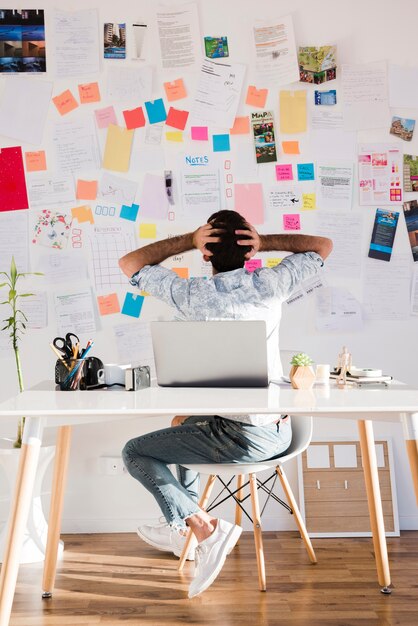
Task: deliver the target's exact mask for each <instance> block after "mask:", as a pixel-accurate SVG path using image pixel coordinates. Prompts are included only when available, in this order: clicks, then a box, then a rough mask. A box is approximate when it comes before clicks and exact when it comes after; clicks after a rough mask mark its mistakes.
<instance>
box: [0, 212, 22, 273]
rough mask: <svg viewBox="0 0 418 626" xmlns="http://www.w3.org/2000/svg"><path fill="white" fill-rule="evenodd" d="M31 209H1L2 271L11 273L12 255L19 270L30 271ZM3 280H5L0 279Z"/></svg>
mask: <svg viewBox="0 0 418 626" xmlns="http://www.w3.org/2000/svg"><path fill="white" fill-rule="evenodd" d="M28 213H29V211H0V268H1V269H0V271H2V272H7V273H9V271H10V264H11V262H12V256H14V259H15V263H16V267H17V270H18V272H28V271H29V247H28V236H29V234H28V229H29V225H28ZM0 282H3V281H0Z"/></svg>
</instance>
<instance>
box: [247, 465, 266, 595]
mask: <svg viewBox="0 0 418 626" xmlns="http://www.w3.org/2000/svg"><path fill="white" fill-rule="evenodd" d="M249 479H250V491H251V505H252V511H253V525H254V542H255V550H256V555H257V568H258V582H259V586H260V591H266V568H265V564H264V550H263V536H262V532H261V515H260V505H259V503H258V490H257V475H256V474H250V475H249Z"/></svg>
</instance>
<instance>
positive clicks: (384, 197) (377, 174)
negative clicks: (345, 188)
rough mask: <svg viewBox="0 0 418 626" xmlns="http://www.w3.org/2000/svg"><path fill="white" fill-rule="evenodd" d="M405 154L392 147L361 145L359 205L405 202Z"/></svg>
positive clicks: (359, 158) (359, 156) (359, 155)
mask: <svg viewBox="0 0 418 626" xmlns="http://www.w3.org/2000/svg"><path fill="white" fill-rule="evenodd" d="M402 167H403V160H402V152H401V151H400V149H399V148H397V147H396V146H395V145H392V144H361V145H359V154H358V181H359V203H360V205H362V206H364V205H368V204H375V205H376V204H400V203H401V202H402V197H403V193H402V182H403V174H402Z"/></svg>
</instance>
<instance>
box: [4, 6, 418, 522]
mask: <svg viewBox="0 0 418 626" xmlns="http://www.w3.org/2000/svg"><path fill="white" fill-rule="evenodd" d="M40 4H41V3H37V2H26V3H24V6H25V7H26V8H39V6H40ZM167 4H172V5H174V4H177V3H175V2H170V3H167ZM97 5H99V6H100V22H99V25H100V32H101V31H102V24H103V22H106V21H114V22H126V23H127V25H128V46H129V45H130V44H131V42H130V41H129V35H130V31H129V25H130V24H131V23H132V22H133V21H136V20H138V19H145V20H146V21H147V22H148V23H149V24H150V25H151V28H150V31H151V32H150V33H149V36H148V41H147V46H148V48H147V61H148V62H149V63H150V64H151V65H152V66H153V67H154V70H155V71H154V80H153V85H154V94H153V97H160V96H163V95H164V92H163V88H162V83H163V81H164V80H169V79H175V78H178V77H179V76H182V75H183V76H184V78H185V81H186V85H187V88H188V92H189V94H190V93H192V90H193V85H194V81H195V75H194V74H193V73H190V72H184V73H182V72H181V71H175V75H172V74H171V75H170V74H167V73H163V72H162V71H160V69H159V67H158V63H159V61H158V60H159V48H158V41H157V38H156V35H155V27H154V25H153V24H154V22H153V11H154V7H155V6H156V3H151V2H145V0H140V1H138V2H133V1H128V0H122V1H121V2H119V3H118V4H116V5H115V3H114V2H110V1H109V0H104V1H103V0H102V1H101V2H100V3H95V2H92V1H91V0H84V1H83V2H81V0H78V1H76V0H75V1H74V2H72V3H71V4H69V5H67V6H66V8H67V9H71V10H72V9H78V8H88V7H96V6H97ZM198 5H199V13H200V25H201V35H202V37H203V36H204V35H224V34H225V35H227V36H228V39H229V45H230V51H231V57H230V60H231V61H233V62H243V63H245V64H247V65H248V72H247V76H246V79H245V82H244V91H245V90H246V86H247V85H248V84H254V83H255V84H256V85H257V86H258V87H259V88H262V87H269V85H264V84H262V83H261V82H259V81H258V80H257V78H256V76H255V70H254V63H253V49H252V40H251V25H252V21H253V19H254V18H255V17H258V18H260V19H264V18H266V19H268V18H269V17H270V16H282V15H286V14H288V13H291V14H292V15H293V19H294V25H295V34H296V40H297V44H299V45H325V44H329V43H336V44H337V45H338V63H339V65H341V64H342V63H365V62H371V61H377V60H382V59H386V60H388V61H390V62H392V63H395V64H400V65H410V64H412V63H413V56H412V55H413V53H414V45H413V42H414V41H415V35H416V33H415V29H416V21H417V18H418V5H417V4H416V3H415V2H412V1H411V0H399V2H398V3H397V5H396V12H395V13H396V16H395V14H394V11H393V3H390V2H388V0H369V1H368V2H364V1H360V0H352V1H351V2H350V3H348V2H346V3H342V2H338V3H335V2H331V0H317V1H316V2H309V1H308V0H292V2H290V1H289V0H282V2H280V3H277V2H275V1H274V0H270V1H267V0H260V1H259V2H257V3H254V2H253V1H252V0H229V2H225V1H223V2H222V1H220V0H210V2H209V1H206V2H205V1H204V0H200V1H199V2H198ZM42 6H43V8H44V9H45V10H46V19H47V54H48V57H47V60H48V67H52V66H53V62H52V61H53V60H52V58H51V56H52V45H51V44H52V38H53V30H52V9H53V8H54V7H58V8H62V5H61V6H60V5H59V4H58V3H54V2H51V1H50V0H45V1H44V3H42ZM399 15H401V16H402V19H401V20H400V19H398V16H399ZM129 58H130V54H128V60H126V61H106V63H104V62H102V71H101V73H100V75H99V76H80V77H77V79H76V80H73V81H71V80H59V79H57V80H54V94H53V95H56V94H59V93H60V92H62V91H63V90H64V89H66V88H71V89H72V91H73V93H74V94H77V85H78V84H79V83H82V82H89V81H92V80H99V83H100V87H101V93H102V103H100V104H99V105H97V106H96V105H88V106H86V107H85V108H84V109H83V110H82V111H81V110H80V109H79V110H78V111H76V112H75V113H74V114H75V115H92V114H93V113H92V111H93V110H94V109H95V108H99V107H101V106H106V105H107V104H111V102H109V101H107V100H106V90H105V85H106V68H107V67H108V64H109V65H110V64H112V65H118V63H121V64H123V65H126V66H128V65H133V64H134V62H132V61H130V60H129ZM47 78H48V79H50V80H53V79H54V77H53V75H52V74H51V73H48V75H47ZM41 80H42V77H41ZM3 85H4V80H3V77H0V88H1V87H3ZM328 86H329V88H336V89H337V93H338V95H339V96H341V90H340V80H339V79H337V81H333V82H332V83H328V84H326V85H324V86H323V87H321V89H322V88H325V87H328ZM292 87H296V88H305V87H304V85H302V84H298V83H296V84H294V85H292ZM306 88H307V89H308V93H309V96H312V93H311V92H312V91H313V86H310V85H308V86H306ZM277 92H278V89H276V88H274V89H270V93H269V99H268V102H267V106H266V108H267V109H273V110H274V111H275V112H276V116H277V101H278V93H277ZM311 99H312V98H310V100H311ZM138 104H141V103H132V108H133V106H134V105H135V106H137V105H138ZM178 104H179V105H181V108H185V109H187V108H188V105H189V104H190V99H188V100H182V101H179V103H178ZM311 105H312V102H311V103H310V106H311ZM340 106H341V98H339V104H338V105H337V107H338V108H340ZM115 108H116V111H117V113H118V117H119V123H120V124H121V125H122V124H123V118H122V116H121V110H122V108H129V107H120V106H118V105H115ZM250 111H251V109H250V108H249V107H246V106H245V105H244V98H242V104H241V106H240V109H239V111H238V114H241V115H244V114H247V115H248V114H249V112H250ZM391 112H392V113H394V114H402V115H404V116H408V117H412V118H415V117H416V113H417V112H416V111H415V110H393V111H391ZM58 117H59V116H58V114H57V113H56V111H55V110H54V107H53V106H52V105H51V107H50V112H49V118H48V126H47V132H46V135H45V141H44V143H43V145H42V146H38V147H36V146H30V145H29V144H28V145H22V148H23V150H31V149H39V148H44V149H46V151H47V157H48V164H49V167H50V169H51V170H52V169H53V150H52V145H51V140H50V137H51V128H52V124H53V123H55V122H56V121H57V120H58ZM417 137H418V131H416V134H415V137H414V139H413V141H412V142H411V143H410V144H408V152H410V153H412V154H418V139H417ZM357 139H358V141H367V140H376V141H383V142H384V141H388V140H389V134H388V129H382V130H379V131H362V132H360V133H358V138H357ZM101 140H103V138H101ZM250 141H251V139H250V137H246V138H232V144H233V147H234V150H235V151H239V150H240V149H241V147H242V146H244V145H246V144H247V143H248V142H250ZM303 141H304V144H303V145H304V146H305V148H306V152H304V153H303V154H302V155H301V157H300V159H299V160H300V161H301V162H303V161H305V160H306V161H308V160H309V159H310V158H311V159H313V160H315V154H312V153H310V152H309V132H308V134H307V135H306V137H304V139H303ZM243 142H244V143H243ZM12 145H16V142H15V141H14V140H10V139H8V138H5V137H3V138H0V146H2V147H3V146H12ZM186 147H188V148H189V149H191V148H190V146H186ZM142 148H143V146H141V145H140V144H139V147H138V149H139V150H141V149H142ZM178 150H179V149H178V148H177V147H171V146H167V147H165V157H166V158H165V161H166V166H167V167H172V168H173V170H174V173H176V169H175V167H176V157H177V152H178ZM305 157H306V159H305ZM232 158H233V157H232ZM279 160H280V161H281V162H287V161H288V158H286V157H283V158H282V157H280V159H279ZM132 162H134V161H132ZM262 167H263V166H259V168H262ZM131 170H132V171H130V172H129V177H134V178H136V179H137V180H138V181H139V182H140V183H141V181H142V176H143V172H141V171H140V170H138V168H131ZM265 176H266V170H264V171H263V172H256V178H255V179H254V180H258V179H260V180H263V181H264V180H265ZM243 180H245V179H243ZM271 180H272V181H273V178H271ZM319 210H320V209H319ZM352 210H353V211H358V214H360V213H361V214H362V215H363V217H364V221H363V241H362V259H365V258H366V256H367V249H368V248H367V245H368V243H369V241H370V234H371V227H372V221H373V216H374V213H375V209H374V208H372V207H363V208H361V209H360V208H359V207H358V200H357V193H356V190H355V192H354V200H353V209H352ZM311 213H312V214H311V215H305V214H304V215H303V218H302V219H303V230H304V232H307V233H310V232H315V220H316V216H315V211H313V212H311ZM147 221H149V220H147ZM197 225H198V223H195V222H193V221H188V222H184V223H176V224H175V225H174V228H173V227H172V226H170V227H169V226H168V224H166V223H158V236H159V237H164V236H167V234H169V233H171V232H182V231H185V230H190V228H194V227H196V226H197ZM280 228H281V220H280V223H279V219H278V218H277V217H276V216H272V215H267V220H266V224H264V225H263V226H261V227H260V228H259V230H260V231H261V232H272V231H276V232H278V231H280ZM30 252H31V270H32V271H36V270H37V269H38V268H37V263H38V251H36V252H35V250H34V249H33V246H32V247H31V251H30ZM408 252H409V245H408V240H407V236H406V229H405V228H404V224H403V223H400V225H399V228H398V233H397V236H396V245H395V252H394V254H399V253H408ZM187 259H189V261H188V262H190V263H191V264H192V267H194V266H196V265H197V266H198V259H197V257H196V256H195V257H194V260H192V257H191V256H190V255H188V256H187V257H186V260H187ZM183 264H184V261H183V262H182V263H181V265H183ZM171 265H175V262H173V263H171ZM0 269H3V268H0ZM411 269H412V263H411ZM42 281H43V279H38V280H37V282H36V283H35V287H36V288H39V289H43V288H44V287H43V282H42ZM328 281H329V283H330V284H332V285H336V286H345V287H347V288H349V289H350V290H351V291H352V292H353V293H354V294H355V295H356V296H357V297H358V298H361V280H360V277H353V278H352V279H351V280H348V281H347V280H343V279H339V278H338V277H335V276H332V277H328ZM46 289H47V290H48V294H49V323H48V327H47V328H45V329H42V330H31V331H30V332H28V334H27V335H26V337H25V338H24V340H23V341H22V346H21V351H22V361H23V370H24V377H25V384H26V386H27V387H29V386H30V385H33V384H35V383H37V382H38V381H40V380H43V379H47V378H51V377H52V376H53V366H54V357H53V355H52V353H51V352H50V351H49V348H48V345H47V344H48V343H49V342H50V341H51V339H52V338H53V337H54V336H55V335H56V323H55V317H54V310H53V306H52V302H53V300H52V295H53V289H52V288H49V287H47V288H46ZM125 291H126V290H121V295H123V293H124V292H125ZM156 316H160V317H168V316H169V311H168V310H167V308H166V307H163V306H161V305H159V304H157V303H155V302H153V301H151V299H149V298H148V299H146V301H145V303H144V307H143V310H142V315H141V320H145V321H147V320H150V319H153V318H155V317H156ZM314 316H315V307H314V301H313V299H310V300H305V301H304V302H303V304H302V305H295V306H293V307H289V308H288V309H287V310H285V311H284V317H283V322H282V347H284V348H288V349H302V350H304V351H306V352H308V353H310V354H311V355H312V356H313V358H314V359H315V360H316V361H317V362H330V363H331V364H335V363H336V359H337V355H338V353H339V351H340V349H341V346H342V345H343V344H345V345H347V346H348V347H349V349H350V351H351V352H352V354H353V358H354V361H355V363H356V364H357V365H362V366H375V367H381V368H382V369H383V370H384V371H385V372H388V373H390V374H392V375H393V376H395V377H397V378H399V379H401V380H404V381H405V382H407V383H408V384H411V385H416V384H417V378H416V367H415V361H416V359H415V350H414V339H415V338H416V336H417V318H413V317H410V318H409V319H407V320H405V321H402V322H396V321H393V322H383V321H380V322H373V323H370V322H369V323H366V324H365V326H364V329H363V330H362V331H359V332H355V333H354V332H353V333H344V334H341V333H323V332H321V333H320V332H318V331H316V329H315V318H314ZM130 322H132V320H131V319H130V318H125V317H124V316H122V315H116V316H109V318H107V319H106V318H102V319H101V320H98V324H99V326H98V332H97V334H96V336H95V341H96V344H95V351H94V354H96V355H97V356H99V357H101V358H102V360H104V361H105V362H118V358H119V356H118V352H117V346H116V342H115V338H114V334H113V330H112V328H113V326H115V325H116V324H122V323H130ZM132 323H135V322H132ZM86 339H87V337H83V340H86ZM0 368H1V377H0V386H1V387H0V398H1V399H5V398H7V397H8V396H10V395H12V394H13V393H15V392H16V391H17V382H16V375H15V370H14V361H13V356H12V354H11V353H10V352H9V353H6V354H5V353H1V354H0ZM166 424H167V422H166V420H163V419H158V420H153V423H152V425H151V422H150V421H147V422H146V423H138V422H135V421H126V422H124V423H118V425H117V426H116V425H112V424H104V425H102V426H101V427H100V428H98V427H96V426H88V425H86V426H78V427H76V428H74V438H73V445H72V462H71V467H70V472H69V480H68V488H67V496H66V502H65V509H64V520H63V529H64V531H66V532H78V531H80V532H82V531H89V532H95V531H123V530H125V531H131V530H133V529H134V528H135V526H136V525H137V524H138V523H140V522H143V521H144V520H147V519H150V518H155V517H157V516H158V515H159V512H158V510H157V507H156V505H155V503H154V501H153V499H152V498H151V496H149V495H148V493H145V491H144V490H143V489H142V487H140V486H138V485H137V484H136V483H135V482H134V481H133V480H132V479H131V478H130V477H129V476H127V475H124V476H116V477H106V476H102V475H100V474H99V473H98V469H97V461H98V458H99V457H100V456H102V455H115V454H119V452H120V450H121V448H122V446H123V444H124V442H125V441H126V440H127V439H128V438H130V437H132V436H134V435H136V434H140V433H143V432H145V431H146V430H149V429H150V428H154V427H155V428H159V427H163V426H165V425H166ZM375 430H376V435H377V436H378V437H383V438H385V437H391V438H392V439H393V443H394V456H395V471H396V480H397V488H398V504H399V513H400V522H401V528H404V529H407V528H415V529H416V528H418V512H417V507H416V504H415V499H414V496H413V488H412V482H411V479H410V476H409V468H408V463H407V458H406V454H405V448H404V444H403V437H402V432H401V428H400V426H399V425H397V424H393V425H389V424H376V427H375ZM13 431H14V423H13V422H11V421H8V422H5V423H4V424H2V425H1V428H0V434H1V435H6V434H10V433H12V432H13ZM315 435H316V436H318V437H324V436H326V437H329V438H330V439H331V438H332V437H333V436H336V437H341V436H347V437H356V436H357V433H356V426H355V423H352V422H350V421H348V420H338V423H337V422H336V420H332V419H328V420H318V421H316V423H315ZM289 475H290V480H291V483H292V485H293V486H294V487H295V489H296V485H297V476H296V466H295V465H294V466H292V468H289ZM266 527H267V528H291V527H292V520H291V518H289V516H288V515H287V514H286V513H285V512H284V511H283V512H282V511H278V512H277V511H275V512H271V509H269V510H268V511H267V518H266Z"/></svg>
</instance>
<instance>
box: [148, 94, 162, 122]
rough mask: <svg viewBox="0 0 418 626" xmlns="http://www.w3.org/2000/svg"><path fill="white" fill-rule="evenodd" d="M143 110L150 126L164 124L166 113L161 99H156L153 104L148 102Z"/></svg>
mask: <svg viewBox="0 0 418 626" xmlns="http://www.w3.org/2000/svg"><path fill="white" fill-rule="evenodd" d="M145 108H146V110H147V115H148V121H149V123H150V124H158V123H159V122H165V120H166V119H167V113H166V110H165V106H164V102H163V99H162V98H158V99H157V100H154V101H153V102H151V101H150V100H148V101H147V102H145Z"/></svg>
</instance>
